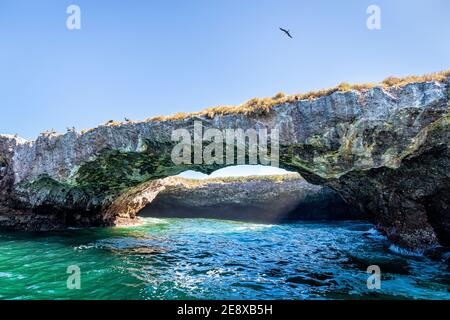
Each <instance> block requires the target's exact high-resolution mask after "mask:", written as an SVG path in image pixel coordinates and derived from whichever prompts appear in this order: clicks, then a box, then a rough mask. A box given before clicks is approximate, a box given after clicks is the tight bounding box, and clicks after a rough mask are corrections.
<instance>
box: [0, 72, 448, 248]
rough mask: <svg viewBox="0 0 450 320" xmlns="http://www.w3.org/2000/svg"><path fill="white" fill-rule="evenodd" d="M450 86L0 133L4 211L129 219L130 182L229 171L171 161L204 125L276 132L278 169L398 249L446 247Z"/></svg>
mask: <svg viewBox="0 0 450 320" xmlns="http://www.w3.org/2000/svg"><path fill="white" fill-rule="evenodd" d="M448 82H449V81H448V79H447V81H430V82H418V83H411V84H407V85H405V86H403V87H391V88H388V89H386V88H383V87H375V88H372V89H367V90H361V91H356V90H351V91H348V92H335V93H332V94H329V95H326V96H322V97H318V98H315V99H311V100H299V101H293V102H288V103H280V104H278V105H275V106H274V107H272V108H271V109H270V110H269V111H268V112H264V113H260V112H255V113H250V114H248V113H247V114H245V113H239V112H236V113H230V114H223V115H221V114H218V115H214V116H212V117H207V116H192V117H187V118H184V119H177V120H170V121H147V122H133V123H125V124H122V125H118V126H107V125H104V126H100V127H98V128H95V129H92V130H90V131H88V132H86V133H84V134H81V133H77V132H69V133H66V134H64V135H56V134H48V135H42V136H40V137H39V138H38V139H37V140H35V141H24V140H22V139H19V138H15V137H11V136H0V187H1V190H0V200H1V202H0V203H1V205H0V207H2V208H3V209H0V212H1V211H2V210H3V212H11V210H17V211H20V212H32V213H35V214H38V215H39V214H48V213H49V212H51V213H52V214H55V215H58V217H59V219H60V220H61V221H62V222H61V223H62V224H63V225H66V226H67V225H110V224H114V223H116V221H118V220H120V219H119V217H121V216H122V217H123V216H124V213H123V212H117V211H114V208H115V206H114V203H116V201H117V199H118V198H119V197H123V196H125V195H127V192H131V190H133V189H134V188H138V187H140V186H142V185H143V184H145V183H148V181H152V182H151V183H155V184H158V182H155V181H154V180H156V179H161V178H165V177H167V176H170V175H174V174H178V173H180V172H182V171H184V170H188V169H193V170H197V171H202V172H205V173H208V172H211V171H213V170H216V169H218V168H220V167H222V166H223V165H208V166H207V165H182V166H181V165H178V166H177V165H174V164H173V162H172V161H171V159H170V153H171V150H172V147H173V145H174V143H173V142H172V141H171V133H172V130H174V129H177V128H188V129H189V128H192V126H193V123H194V121H195V120H201V121H202V122H203V125H204V127H205V129H207V128H218V129H226V128H243V129H248V128H253V129H259V128H267V129H269V130H270V129H275V128H276V129H279V130H280V156H281V158H280V166H281V167H283V168H286V169H289V170H293V171H297V172H299V173H300V174H301V175H302V176H303V177H304V178H306V179H307V180H308V181H309V182H312V183H315V184H322V185H327V186H329V187H331V188H333V189H334V190H336V191H337V192H339V193H340V195H341V196H342V197H343V198H344V199H345V200H346V201H348V202H350V203H352V204H354V205H357V206H358V207H359V208H361V209H362V210H364V212H366V213H367V214H369V215H370V216H371V218H372V219H373V221H374V222H375V223H376V224H377V225H378V226H379V228H380V229H381V230H383V231H385V232H386V234H387V235H388V237H389V239H390V240H391V241H393V242H394V243H396V244H398V245H400V246H402V247H405V248H409V249H425V248H428V247H430V246H433V245H436V244H438V243H440V244H443V245H448V244H450V239H449V234H450V233H449V231H450V230H449V228H450V209H449V205H450V201H449V200H450V199H449V197H450V196H449V195H450V193H449V186H450V161H449V158H450V157H449V132H450V131H449V123H450V117H449V95H450V89H449V85H448ZM274 201H276V199H274ZM117 208H119V207H117ZM125 216H126V214H125Z"/></svg>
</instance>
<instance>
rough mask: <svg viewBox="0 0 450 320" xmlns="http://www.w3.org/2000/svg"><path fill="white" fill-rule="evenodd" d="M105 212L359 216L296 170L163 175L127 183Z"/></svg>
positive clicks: (269, 218)
mask: <svg viewBox="0 0 450 320" xmlns="http://www.w3.org/2000/svg"><path fill="white" fill-rule="evenodd" d="M275 199H276V201H274V200H275ZM109 212H121V213H122V214H125V215H124V217H123V218H124V219H125V221H126V220H127V219H129V218H130V217H131V218H134V217H136V216H137V215H138V214H139V216H150V217H172V218H173V217H177V218H212V219H226V220H238V221H251V222H263V223H278V222H282V221H288V220H311V219H314V220H324V219H330V220H343V219H363V218H365V217H364V215H363V214H362V213H361V212H360V211H358V210H356V209H355V208H352V207H351V206H349V205H348V204H347V203H345V202H344V200H343V199H342V198H341V197H340V196H339V195H338V194H337V193H336V192H335V191H333V190H331V189H330V188H328V187H323V186H318V185H313V184H310V183H308V182H307V181H306V180H305V179H303V178H302V177H301V176H300V175H299V174H288V175H277V176H250V177H241V178H234V177H229V178H216V179H206V180H191V179H184V178H180V177H169V178H165V179H162V180H155V181H150V182H147V183H144V184H141V185H139V186H138V187H135V188H132V189H131V190H129V191H128V192H126V193H125V194H124V195H122V196H120V197H119V198H118V199H117V200H116V201H115V202H114V204H113V205H112V206H111V207H110V208H109Z"/></svg>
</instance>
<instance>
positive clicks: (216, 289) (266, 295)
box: [0, 218, 450, 299]
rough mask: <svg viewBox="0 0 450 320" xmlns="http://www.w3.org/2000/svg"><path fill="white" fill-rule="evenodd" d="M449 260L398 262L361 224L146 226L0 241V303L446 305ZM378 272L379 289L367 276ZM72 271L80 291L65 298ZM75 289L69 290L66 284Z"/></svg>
mask: <svg viewBox="0 0 450 320" xmlns="http://www.w3.org/2000/svg"><path fill="white" fill-rule="evenodd" d="M448 256H449V255H448V253H447V254H446V253H445V252H444V253H442V254H440V255H439V256H438V257H437V258H435V259H433V260H430V259H429V258H426V257H422V256H407V255H401V254H399V253H396V252H394V251H392V250H391V249H389V244H388V243H387V242H386V239H384V238H383V237H382V236H380V235H379V234H378V233H377V232H375V231H374V229H373V226H372V225H371V224H368V223H365V222H354V221H353V222H298V223H290V224H280V225H263V224H252V223H244V222H232V221H221V220H209V219H152V218H146V219H145V220H144V223H143V224H142V225H140V226H138V227H130V228H103V229H102V228H92V229H82V230H67V231H60V232H48V233H37V234H27V233H10V232H0V299H361V298H364V299H385V298H393V299H450V293H449V290H450V268H449V263H448ZM369 265H378V266H379V267H380V269H381V289H379V290H369V289H368V288H367V278H368V276H369V274H367V272H366V269H367V267H368V266H369ZM69 266H78V267H79V270H80V278H79V279H80V289H68V287H67V280H68V277H69V276H71V274H69V273H67V268H68V267H69ZM69 282H70V281H69Z"/></svg>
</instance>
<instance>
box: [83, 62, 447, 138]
mask: <svg viewBox="0 0 450 320" xmlns="http://www.w3.org/2000/svg"><path fill="white" fill-rule="evenodd" d="M448 77H450V70H447V71H442V72H436V73H430V74H426V75H423V76H408V77H403V78H397V77H388V78H386V79H384V80H383V81H381V82H380V83H362V84H349V83H346V82H343V83H341V84H339V85H338V86H336V87H333V88H329V89H322V90H319V91H311V92H307V93H299V94H293V95H286V94H284V93H283V92H279V93H277V94H276V95H275V96H273V97H269V98H253V99H251V100H249V101H247V102H245V103H243V104H241V105H239V106H218V107H212V108H208V109H205V110H203V111H199V112H190V113H186V112H178V113H176V114H173V115H169V116H156V117H152V118H148V119H145V120H144V122H158V121H170V120H183V119H186V118H189V117H193V116H199V117H207V118H210V119H212V118H214V116H216V115H231V114H237V113H241V114H245V115H264V114H267V113H269V112H270V110H271V109H272V107H274V106H276V105H280V104H283V103H292V102H295V101H299V100H312V99H316V98H319V97H323V96H327V95H330V94H332V93H334V92H348V91H351V90H357V91H364V90H368V89H371V88H374V87H382V88H393V87H397V88H399V87H403V86H405V85H407V84H410V83H415V82H430V81H439V82H446V81H447V80H448ZM126 123H133V121H127V122H118V121H113V120H110V121H108V122H106V123H105V124H104V126H110V127H115V126H120V125H123V124H126ZM92 130H93V129H88V130H82V132H81V133H82V134H84V133H86V132H89V131H92Z"/></svg>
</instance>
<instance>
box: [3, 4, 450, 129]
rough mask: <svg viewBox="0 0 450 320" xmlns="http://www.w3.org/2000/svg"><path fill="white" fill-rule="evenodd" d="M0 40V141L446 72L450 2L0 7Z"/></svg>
mask: <svg viewBox="0 0 450 320" xmlns="http://www.w3.org/2000/svg"><path fill="white" fill-rule="evenodd" d="M70 4H77V5H79V6H80V7H81V19H82V29H81V30H79V31H69V30H67V29H66V18H67V14H66V8H67V6H68V5H70ZM370 4H377V5H379V6H380V7H381V10H382V12H381V13H382V16H381V17H382V29H381V30H380V31H369V30H368V29H367V28H366V18H367V14H366V9H367V7H368V5H370ZM280 26H283V27H286V28H288V29H290V30H291V32H292V34H293V36H294V39H289V38H287V37H286V36H285V35H284V34H282V33H281V32H280V31H279V30H278V27H280ZM0 39H1V46H0V111H1V113H0V133H11V134H14V133H18V134H19V135H21V136H23V137H25V138H35V137H36V136H37V135H38V134H39V133H40V132H42V131H44V130H46V129H51V128H54V129H56V130H58V131H60V132H64V131H65V128H66V127H68V126H75V127H76V128H77V129H79V130H81V129H83V128H89V127H93V126H96V125H98V124H100V123H103V122H105V121H106V120H110V119H115V120H122V119H123V118H124V117H129V118H132V119H144V118H146V117H150V116H155V115H160V114H171V113H175V112H181V111H184V112H187V111H194V110H200V109H203V108H206V107H210V106H215V105H222V104H239V103H241V102H244V101H246V100H248V99H250V98H252V97H255V96H260V97H263V96H272V95H274V94H275V93H277V92H279V91H284V92H286V93H296V92H304V91H308V90H312V89H320V88H323V87H329V86H334V85H336V84H338V83H339V82H342V81H347V82H370V81H379V80H381V79H383V78H384V77H386V76H389V75H399V76H401V75H408V74H422V73H428V72H433V71H438V70H443V69H449V68H450V1H448V0H423V1H412V0H408V1H406V0H371V1H365V0H354V1H332V0H328V1H325V0H324V1H319V0H314V1H313V0H309V1H300V0H296V1H295V0H291V1H283V0H277V1H275V0H270V1H268V0H245V1H244V0H202V1H201V0H179V1H175V0H171V1H170V0H164V1H163V0H160V1H156V0H148V1H138V0H130V1H114V0H107V1H106V0H104V1H102V0H95V1H93V0H71V1H64V0H53V1H50V0H46V1H44V0H28V1H22V0H0Z"/></svg>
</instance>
